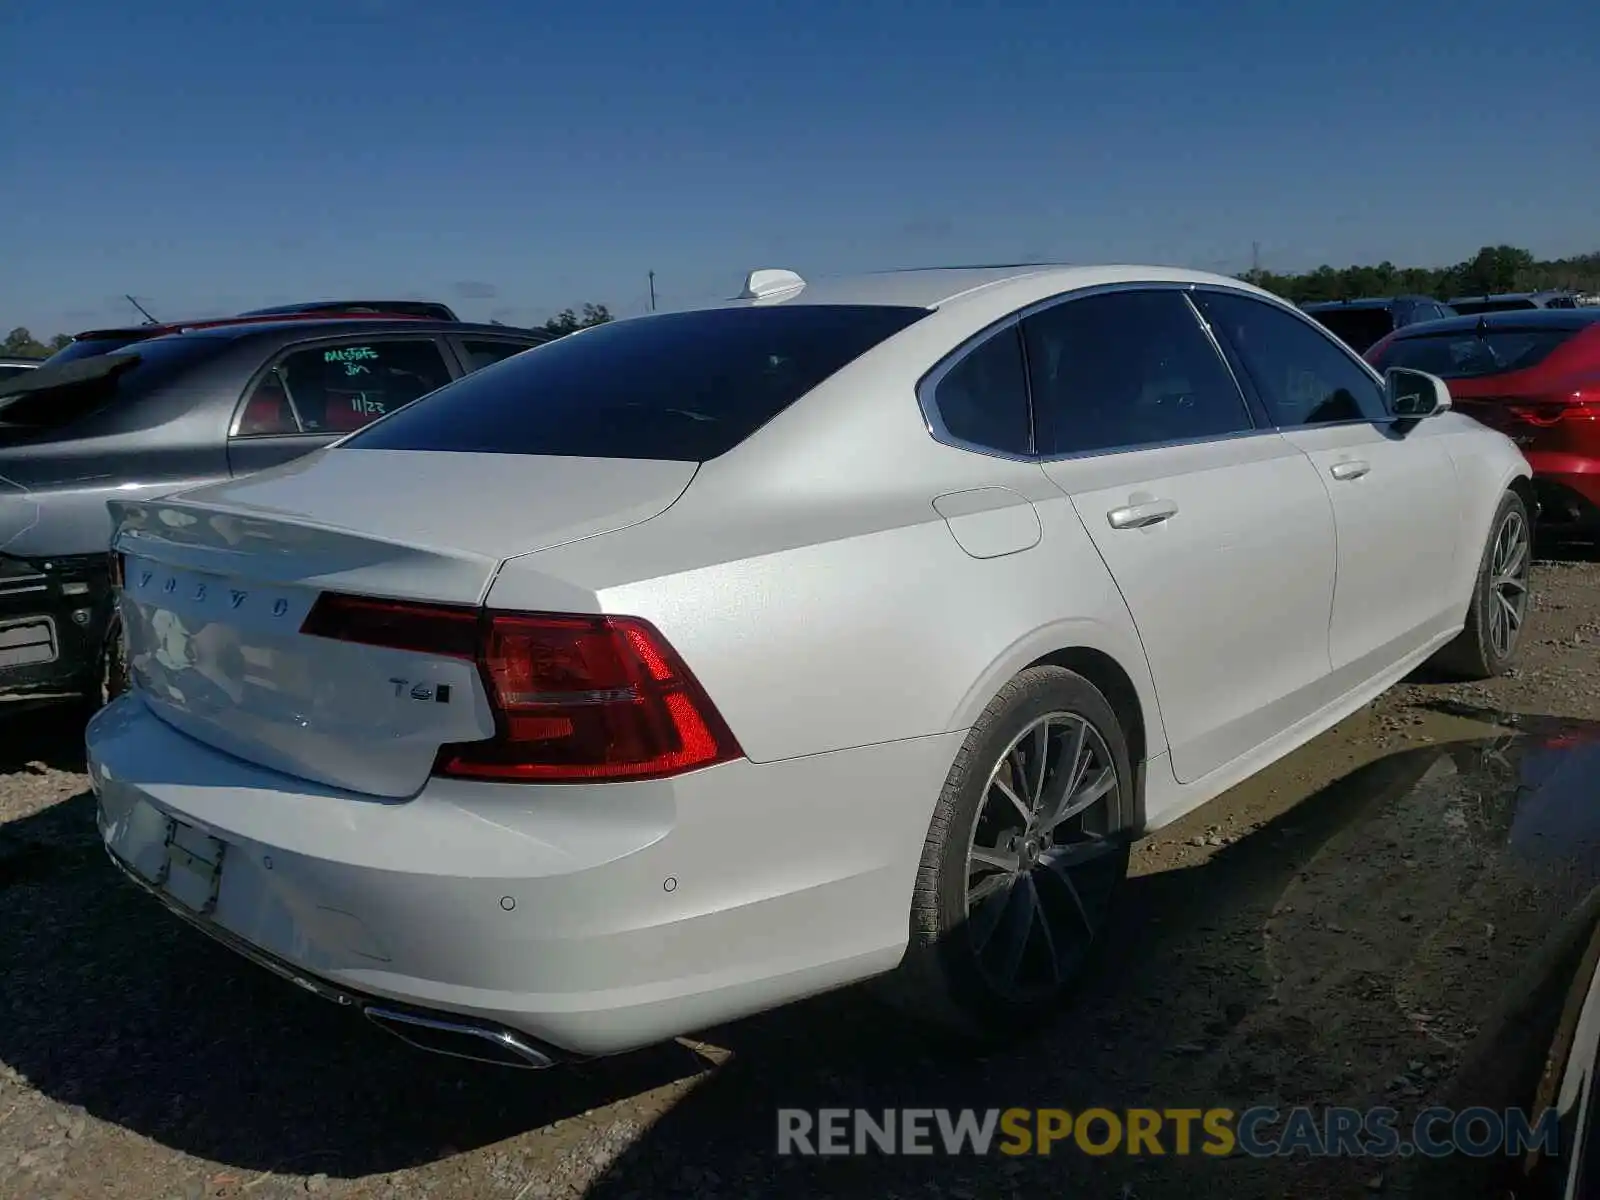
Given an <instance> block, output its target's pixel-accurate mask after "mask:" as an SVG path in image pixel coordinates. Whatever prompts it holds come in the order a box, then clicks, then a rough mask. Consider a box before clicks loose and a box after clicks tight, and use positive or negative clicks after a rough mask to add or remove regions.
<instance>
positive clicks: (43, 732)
mask: <svg viewBox="0 0 1600 1200" xmlns="http://www.w3.org/2000/svg"><path fill="white" fill-rule="evenodd" d="M83 725H84V719H83V716H82V714H81V713H80V712H79V710H78V709H76V708H74V707H70V706H67V705H58V706H53V707H49V708H29V709H25V710H23V711H21V712H7V711H6V710H5V709H4V708H0V774H5V773H10V772H14V771H22V770H27V769H28V764H29V763H35V764H38V766H42V767H47V768H50V769H52V770H57V771H81V770H83V756H84V751H83Z"/></svg>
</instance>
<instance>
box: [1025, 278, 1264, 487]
mask: <svg viewBox="0 0 1600 1200" xmlns="http://www.w3.org/2000/svg"><path fill="white" fill-rule="evenodd" d="M1022 330H1023V336H1024V340H1025V341H1026V342H1027V347H1028V371H1029V378H1030V379H1031V381H1032V383H1033V403H1034V419H1035V421H1036V422H1037V424H1038V438H1039V453H1040V454H1042V455H1045V456H1046V457H1049V456H1053V455H1064V454H1090V453H1096V452H1100V451H1107V450H1115V449H1123V448H1133V447H1137V446H1150V445H1156V444H1159V443H1163V442H1183V441H1195V440H1199V439H1204V438H1213V437H1224V436H1227V435H1229V434H1234V433H1242V432H1244V431H1246V430H1248V429H1250V428H1252V422H1251V420H1250V413H1249V410H1248V409H1247V408H1246V407H1245V401H1244V397H1243V395H1241V394H1240V392H1239V389H1238V387H1237V386H1236V385H1235V384H1234V382H1233V376H1232V375H1231V373H1230V372H1229V371H1228V366H1227V364H1226V363H1225V362H1224V361H1223V360H1222V357H1221V356H1220V355H1219V354H1218V353H1217V351H1216V348H1215V347H1214V346H1212V344H1211V340H1210V339H1209V338H1208V337H1206V334H1205V330H1204V329H1202V328H1201V325H1200V322H1198V321H1197V320H1195V317H1194V312H1193V311H1192V310H1191V309H1190V308H1189V303H1188V301H1186V300H1185V299H1184V298H1183V296H1182V295H1180V294H1179V293H1177V292H1174V291H1153V292H1112V293H1109V294H1107V295H1103V296H1090V297H1086V298H1085V299H1082V300H1069V301H1067V302H1066V303H1065V304H1058V305H1056V306H1055V307H1054V308H1049V309H1046V310H1045V311H1043V312H1041V313H1038V314H1037V315H1035V316H1032V317H1029V318H1027V320H1025V321H1024V322H1023V323H1022Z"/></svg>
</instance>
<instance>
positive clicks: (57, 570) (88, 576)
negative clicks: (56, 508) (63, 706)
mask: <svg viewBox="0 0 1600 1200" xmlns="http://www.w3.org/2000/svg"><path fill="white" fill-rule="evenodd" d="M111 609H112V601H111V586H110V580H109V577H108V575H107V572H106V560H105V556H104V555H102V554H95V555H87V556H85V555H78V556H72V557H67V558H59V559H50V560H33V559H21V558H10V557H7V556H4V555H0V702H3V703H4V704H5V705H7V706H8V707H9V706H15V705H17V704H27V703H30V702H43V701H49V700H56V699H62V698H68V697H74V696H78V695H81V694H83V692H84V691H85V689H86V688H88V687H89V686H90V685H92V684H93V683H94V682H95V677H96V673H97V671H98V670H99V666H100V655H101V651H102V650H103V648H104V646H105V634H106V625H107V622H108V621H109V620H110V619H111Z"/></svg>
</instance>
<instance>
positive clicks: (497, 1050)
mask: <svg viewBox="0 0 1600 1200" xmlns="http://www.w3.org/2000/svg"><path fill="white" fill-rule="evenodd" d="M362 1011H364V1012H365V1013H366V1015H367V1019H368V1020H370V1021H372V1023H373V1024H375V1025H377V1026H378V1027H379V1028H380V1029H384V1030H386V1031H388V1032H389V1033H392V1034H394V1036H395V1037H397V1038H399V1039H400V1040H401V1041H402V1042H405V1043H407V1044H408V1045H410V1046H414V1047H416V1048H417V1049H418V1050H426V1051H428V1052H429V1053H431V1054H445V1055H449V1056H450V1057H451V1058H466V1059H471V1060H472V1061H474V1062H484V1063H492V1064H493V1065H495V1066H498V1067H521V1068H522V1069H524V1070H541V1069H543V1068H545V1067H553V1066H555V1059H553V1058H552V1057H551V1056H550V1055H548V1054H546V1053H545V1052H544V1051H543V1050H540V1049H538V1048H537V1047H536V1046H533V1045H531V1044H530V1043H529V1042H528V1041H526V1040H525V1039H524V1038H523V1037H522V1036H521V1035H520V1034H517V1033H513V1032H512V1031H511V1030H509V1029H503V1028H500V1027H497V1026H493V1025H477V1024H473V1023H472V1022H470V1021H456V1020H446V1019H444V1018H442V1017H425V1016H422V1015H420V1014H418V1013H409V1012H399V1011H397V1010H395V1009H392V1008H379V1007H377V1006H376V1005H368V1006H367V1007H366V1008H365V1009H363V1010H362Z"/></svg>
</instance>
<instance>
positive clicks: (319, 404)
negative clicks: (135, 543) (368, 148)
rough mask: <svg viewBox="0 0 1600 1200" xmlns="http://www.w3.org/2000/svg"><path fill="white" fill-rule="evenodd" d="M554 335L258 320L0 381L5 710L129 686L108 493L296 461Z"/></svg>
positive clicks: (157, 492)
mask: <svg viewBox="0 0 1600 1200" xmlns="http://www.w3.org/2000/svg"><path fill="white" fill-rule="evenodd" d="M555 336H556V335H554V334H551V333H545V332H542V331H537V330H526V329H511V328H508V327H506V326H501V325H468V324H463V323H460V322H445V321H428V320H421V319H417V318H405V317H395V318H389V319H384V318H379V317H375V316H370V315H369V316H367V317H354V316H345V317H337V318H330V317H321V318H317V319H308V318H307V317H305V316H303V315H302V316H298V317H285V318H279V319H271V318H265V319H264V318H256V319H255V320H253V321H248V322H242V321H236V322H232V323H219V324H213V325H210V326H208V327H205V328H191V329H188V330H186V331H184V332H182V333H169V334H165V335H163V336H159V337H150V338H143V339H140V340H137V341H133V342H130V343H128V344H125V345H121V346H117V347H114V348H110V349H108V350H107V351H106V352H105V353H99V354H94V355H91V356H89V357H83V358H76V359H73V358H68V359H66V360H65V361H61V362H52V363H48V364H46V365H45V366H42V367H39V368H38V369H37V370H33V371H29V372H28V373H27V374H25V375H20V376H17V377H16V378H14V379H6V380H0V702H5V704H0V710H3V709H4V708H5V707H7V706H11V705H14V704H15V703H16V702H33V701H41V700H56V699H66V698H74V697H82V698H85V699H88V700H89V701H90V702H91V703H94V702H96V701H97V700H99V699H101V698H103V697H104V696H105V695H107V694H108V693H110V692H114V691H117V690H120V684H121V659H120V645H121V640H120V637H118V636H117V631H116V628H115V623H114V619H113V606H112V601H111V587H110V584H111V580H110V573H109V559H108V556H107V553H106V549H107V545H108V543H109V542H110V538H111V518H110V514H109V513H108V511H107V509H106V501H107V500H108V499H110V498H112V497H115V498H117V499H140V498H146V497H156V496H161V495H166V494H169V493H172V492H176V491H181V490H184V489H186V488H190V487H197V486H199V485H201V484H203V483H208V482H211V481H215V480H221V479H227V478H230V477H233V478H237V477H238V476H241V475H248V474H250V473H251V472H253V471H259V470H262V469H263V468H266V467H269V466H273V465H275V464H277V463H281V462H286V461H288V460H290V459H293V458H298V457H299V456H301V455H303V454H307V453H309V452H311V451H313V450H316V449H318V448H319V447H321V446H326V445H327V444H328V443H330V442H332V441H335V440H337V439H338V438H340V437H343V436H344V435H345V434H347V433H350V432H353V431H354V430H357V429H360V428H362V427H363V426H365V425H367V424H369V423H371V422H372V421H375V420H377V419H378V418H379V417H382V416H384V415H386V414H388V413H390V412H393V411H394V410H395V409H397V408H399V407H400V406H401V405H404V404H408V403H410V402H411V401H412V400H415V399H416V398H417V397H419V396H422V395H425V394H426V393H428V392H431V391H434V390H435V389H437V388H440V387H443V386H444V385H445V384H448V383H450V382H451V381H452V380H455V379H459V378H461V377H462V376H463V375H466V374H469V373H470V372H472V371H475V370H477V369H479V368H480V367H486V366H489V365H490V364H492V363H495V362H498V361H500V360H501V359H504V358H509V357H510V356H511V355H513V354H518V353H520V352H522V351H524V350H528V349H531V348H533V347H535V346H538V345H541V344H543V343H545V342H548V341H550V340H552V339H553V338H554V337H555ZM419 502H420V503H426V500H425V498H424V499H422V500H420V501H419ZM13 710H14V709H13Z"/></svg>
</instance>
